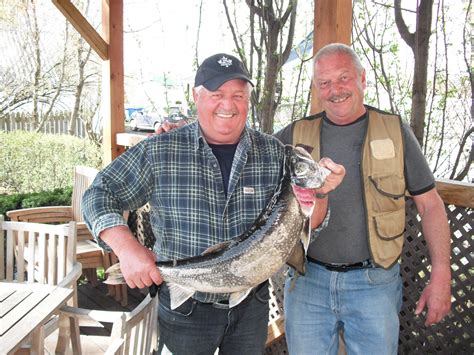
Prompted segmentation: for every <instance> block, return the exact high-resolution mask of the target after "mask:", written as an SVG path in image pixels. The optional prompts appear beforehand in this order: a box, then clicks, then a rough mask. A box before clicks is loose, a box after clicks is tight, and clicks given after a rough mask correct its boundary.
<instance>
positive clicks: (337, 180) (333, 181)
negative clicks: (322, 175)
mask: <svg viewBox="0 0 474 355" xmlns="http://www.w3.org/2000/svg"><path fill="white" fill-rule="evenodd" d="M319 165H320V166H321V167H324V168H326V169H328V170H329V171H331V173H330V174H329V175H328V176H327V177H326V180H325V181H324V185H323V186H321V188H319V189H315V190H314V193H317V194H328V193H330V192H331V191H333V190H335V189H336V187H338V186H339V185H340V184H341V182H342V180H343V179H344V176H345V175H346V169H345V168H344V166H342V165H341V164H336V163H335V162H333V161H332V160H331V159H330V158H322V159H321V160H320V161H319Z"/></svg>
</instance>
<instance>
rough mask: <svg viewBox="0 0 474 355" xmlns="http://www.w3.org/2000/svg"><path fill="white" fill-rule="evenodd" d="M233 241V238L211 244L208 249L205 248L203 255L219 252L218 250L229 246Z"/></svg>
mask: <svg viewBox="0 0 474 355" xmlns="http://www.w3.org/2000/svg"><path fill="white" fill-rule="evenodd" d="M231 242H232V241H231V240H227V241H225V242H222V243H218V244H214V245H211V246H210V247H209V248H207V249H206V250H204V251H203V252H202V254H201V255H206V254H212V253H217V252H218V251H221V250H223V249H225V248H227V246H228V245H229V244H230V243H231Z"/></svg>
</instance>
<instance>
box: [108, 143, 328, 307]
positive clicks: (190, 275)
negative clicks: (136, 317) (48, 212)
mask: <svg viewBox="0 0 474 355" xmlns="http://www.w3.org/2000/svg"><path fill="white" fill-rule="evenodd" d="M284 160H285V161H284V171H283V176H282V179H281V181H280V184H279V186H278V188H277V189H276V192H275V193H274V195H273V197H272V198H271V200H270V202H269V203H268V205H267V207H266V208H265V209H264V210H263V211H262V213H261V214H260V216H259V217H258V218H257V220H256V221H255V222H254V224H253V225H252V226H251V227H250V228H249V229H248V230H247V231H246V232H245V233H244V234H242V235H241V236H239V237H236V238H234V239H231V240H229V241H227V242H224V243H221V244H218V245H215V246H212V247H210V248H209V249H207V250H206V251H205V252H204V253H203V254H202V255H200V256H196V257H191V258H186V259H180V260H174V261H160V262H157V263H156V265H157V266H158V268H159V269H160V273H161V276H162V278H163V280H164V281H166V283H167V286H168V288H169V290H170V298H171V308H172V309H175V308H177V307H179V306H180V305H181V304H182V303H183V302H185V301H186V300H187V299H189V298H190V297H192V295H193V294H194V292H196V291H200V292H211V293H230V294H231V295H230V298H229V307H233V306H235V305H237V304H239V303H240V302H241V301H242V300H243V299H245V297H246V296H247V295H248V294H249V292H250V291H251V290H252V288H253V287H255V286H257V285H259V284H260V283H262V282H264V281H265V280H267V279H269V278H270V277H271V276H272V275H273V274H275V273H276V272H277V271H278V270H280V269H281V267H282V266H283V265H284V264H285V263H286V262H287V261H288V258H289V257H290V254H292V252H294V251H298V252H299V253H300V254H301V253H304V252H305V251H306V250H307V248H308V245H309V238H310V221H309V216H310V215H311V213H312V210H311V211H303V210H302V209H301V207H300V204H299V203H298V201H297V199H296V197H295V195H294V193H293V189H292V188H291V183H293V184H296V185H298V186H301V187H305V188H319V187H321V186H322V185H323V184H324V180H325V178H326V176H327V175H328V174H329V171H328V170H327V169H325V168H322V167H320V166H319V165H318V164H317V163H316V162H314V161H313V160H312V158H311V156H310V155H309V154H308V153H307V152H306V151H305V150H304V149H303V148H300V147H296V148H294V147H292V146H289V145H288V146H286V147H285V159H284ZM299 271H300V272H301V273H303V272H304V269H302V268H301V266H300V267H299ZM107 273H108V274H109V276H108V279H107V281H106V282H107V283H112V284H117V283H123V282H124V279H123V276H122V275H121V273H120V269H119V265H118V264H116V265H113V266H112V267H111V268H109V269H108V270H107Z"/></svg>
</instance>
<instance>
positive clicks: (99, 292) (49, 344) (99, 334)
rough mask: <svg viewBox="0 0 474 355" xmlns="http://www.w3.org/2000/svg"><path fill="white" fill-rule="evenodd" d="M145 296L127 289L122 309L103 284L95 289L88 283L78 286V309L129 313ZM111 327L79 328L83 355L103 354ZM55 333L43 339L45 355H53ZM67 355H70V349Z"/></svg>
mask: <svg viewBox="0 0 474 355" xmlns="http://www.w3.org/2000/svg"><path fill="white" fill-rule="evenodd" d="M145 295H146V294H142V293H141V292H140V291H139V290H138V289H130V288H128V304H127V306H125V307H123V306H122V305H121V304H120V303H119V302H117V301H115V299H114V298H113V297H110V296H109V295H107V287H106V286H105V285H104V284H103V283H99V284H98V285H97V286H96V287H92V285H91V284H90V283H87V284H83V285H80V286H79V287H78V303H79V307H81V308H86V309H94V310H103V311H131V310H133V309H134V308H135V307H136V306H137V305H138V304H139V303H140V302H141V301H142V300H143V299H144V298H145ZM110 328H111V325H109V324H104V328H103V329H102V330H101V331H98V329H97V328H90V327H81V328H80V331H81V344H82V352H83V354H91V355H94V354H103V353H104V352H105V350H106V348H107V343H106V338H105V337H104V336H108V335H110ZM57 336H58V335H57V331H56V332H54V333H53V334H51V335H50V336H49V337H48V338H46V339H45V354H54V349H55V347H56V342H57ZM67 354H72V351H71V349H69V351H68V352H67Z"/></svg>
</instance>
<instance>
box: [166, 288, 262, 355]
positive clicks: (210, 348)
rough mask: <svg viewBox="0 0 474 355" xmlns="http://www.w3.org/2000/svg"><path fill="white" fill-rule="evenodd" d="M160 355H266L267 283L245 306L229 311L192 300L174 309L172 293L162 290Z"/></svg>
mask: <svg viewBox="0 0 474 355" xmlns="http://www.w3.org/2000/svg"><path fill="white" fill-rule="evenodd" d="M159 295H160V296H159V297H160V304H159V308H158V321H159V333H160V341H159V348H158V354H173V355H188V354H189V355H201V354H202V355H212V354H214V352H215V351H216V349H217V348H219V354H225V355H227V354H228V355H233V354H235V355H241V354H246V355H254V354H255V355H256V354H259V355H260V354H263V351H264V349H265V342H266V339H267V330H268V311H269V307H268V300H269V298H270V296H269V291H268V283H266V284H265V285H264V286H263V287H261V288H260V289H259V290H257V291H256V292H255V293H253V294H251V295H249V296H248V297H247V298H246V299H245V300H244V301H242V303H240V304H239V305H237V306H235V307H232V308H230V309H226V308H225V307H222V306H221V305H219V304H217V305H216V304H209V303H201V302H199V301H196V300H194V299H189V300H187V301H186V302H185V303H183V304H182V305H181V306H179V307H178V308H176V309H174V310H171V309H170V306H169V305H170V301H169V291H168V288H167V287H166V286H163V287H162V288H161V290H160V294H159ZM166 349H167V350H166Z"/></svg>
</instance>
